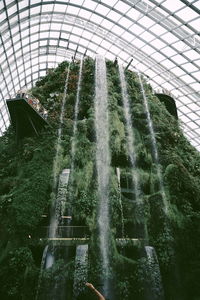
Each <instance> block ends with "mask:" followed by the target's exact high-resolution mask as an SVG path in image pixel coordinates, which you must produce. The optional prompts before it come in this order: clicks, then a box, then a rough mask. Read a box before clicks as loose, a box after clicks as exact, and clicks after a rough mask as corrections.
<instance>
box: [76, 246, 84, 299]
mask: <svg viewBox="0 0 200 300" xmlns="http://www.w3.org/2000/svg"><path fill="white" fill-rule="evenodd" d="M87 277H88V245H78V246H77V247H76V258H75V271H74V285H73V294H74V298H75V299H76V297H77V296H78V295H79V294H80V293H81V292H82V291H84V288H85V283H86V282H87Z"/></svg>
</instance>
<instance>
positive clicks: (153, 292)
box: [145, 246, 164, 300]
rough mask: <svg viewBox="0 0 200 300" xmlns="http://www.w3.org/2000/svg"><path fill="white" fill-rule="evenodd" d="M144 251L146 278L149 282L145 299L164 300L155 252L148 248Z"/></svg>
mask: <svg viewBox="0 0 200 300" xmlns="http://www.w3.org/2000/svg"><path fill="white" fill-rule="evenodd" d="M145 251H146V255H147V277H148V281H149V286H148V291H147V295H148V296H147V299H148V300H164V292H163V286H162V279H161V274H160V267H159V263H158V258H157V255H156V251H155V249H154V248H153V247H150V246H146V247H145Z"/></svg>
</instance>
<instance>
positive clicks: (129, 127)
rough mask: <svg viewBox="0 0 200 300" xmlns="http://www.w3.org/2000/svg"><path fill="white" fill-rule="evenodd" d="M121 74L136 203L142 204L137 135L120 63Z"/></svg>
mask: <svg viewBox="0 0 200 300" xmlns="http://www.w3.org/2000/svg"><path fill="white" fill-rule="evenodd" d="M119 75H120V83H121V90H122V99H123V106H124V115H125V119H126V130H127V140H128V151H129V157H130V161H131V166H132V178H133V184H134V191H135V200H136V203H138V204H140V198H139V196H140V185H139V176H138V172H137V170H136V151H135V136H134V133H133V127H132V120H131V113H130V105H129V98H128V92H127V86H126V80H125V75H124V69H123V66H122V65H119Z"/></svg>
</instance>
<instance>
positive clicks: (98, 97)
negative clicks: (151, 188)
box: [95, 56, 110, 293]
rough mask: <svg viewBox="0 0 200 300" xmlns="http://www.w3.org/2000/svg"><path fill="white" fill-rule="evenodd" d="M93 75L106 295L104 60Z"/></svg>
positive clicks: (107, 162)
mask: <svg viewBox="0 0 200 300" xmlns="http://www.w3.org/2000/svg"><path fill="white" fill-rule="evenodd" d="M95 71H96V74H95V84H96V86H95V126H96V141H97V145H96V166H97V178H98V196H99V209H98V228H99V234H100V252H101V258H102V268H103V271H104V278H105V280H104V292H105V293H107V289H108V287H107V277H108V270H109V257H108V249H109V227H110V226H109V223H110V220H109V189H108V185H109V167H110V153H109V122H108V108H107V106H108V103H107V93H108V92H107V78H106V64H105V59H104V58H103V57H101V56H97V57H96V70H95Z"/></svg>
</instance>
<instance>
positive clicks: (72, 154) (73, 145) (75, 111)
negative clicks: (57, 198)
mask: <svg viewBox="0 0 200 300" xmlns="http://www.w3.org/2000/svg"><path fill="white" fill-rule="evenodd" d="M82 70H83V59H81V61H80V68H79V77H78V85H77V93H76V103H75V110H74V126H73V140H72V146H71V156H72V165H71V170H72V171H73V169H74V155H75V136H76V131H77V118H78V112H79V101H80V89H81V80H82Z"/></svg>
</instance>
